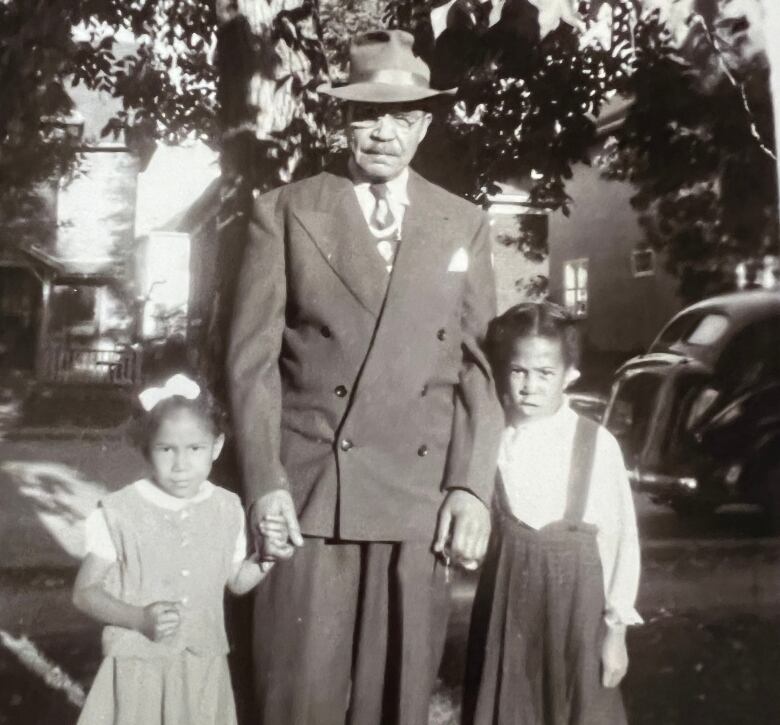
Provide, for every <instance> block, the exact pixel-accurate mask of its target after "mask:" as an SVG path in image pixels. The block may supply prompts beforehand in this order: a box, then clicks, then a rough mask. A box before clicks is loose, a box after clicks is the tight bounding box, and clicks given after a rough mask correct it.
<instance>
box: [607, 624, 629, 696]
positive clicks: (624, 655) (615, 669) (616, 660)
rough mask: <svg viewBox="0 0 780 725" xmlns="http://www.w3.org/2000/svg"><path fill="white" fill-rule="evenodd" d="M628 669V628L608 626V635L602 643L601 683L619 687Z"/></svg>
mask: <svg viewBox="0 0 780 725" xmlns="http://www.w3.org/2000/svg"><path fill="white" fill-rule="evenodd" d="M627 671H628V650H626V628H625V627H607V635H606V637H604V643H603V644H602V645H601V684H602V685H604V687H617V686H618V685H619V684H620V681H621V680H622V679H623V677H625V674H626V672H627Z"/></svg>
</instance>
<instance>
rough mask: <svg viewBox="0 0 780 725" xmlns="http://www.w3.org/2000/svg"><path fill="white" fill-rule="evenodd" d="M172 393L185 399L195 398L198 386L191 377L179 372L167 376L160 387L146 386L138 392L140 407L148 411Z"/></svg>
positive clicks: (198, 391) (198, 389) (171, 395)
mask: <svg viewBox="0 0 780 725" xmlns="http://www.w3.org/2000/svg"><path fill="white" fill-rule="evenodd" d="M174 395H181V397H182V398H187V400H195V399H196V398H197V397H198V396H199V395H200V386H199V385H198V384H197V383H196V382H195V381H194V380H192V379H190V378H188V377H187V376H186V375H182V374H181V373H176V375H174V376H172V377H170V378H168V380H167V381H166V382H165V384H164V385H163V386H162V387H160V388H147V389H146V390H144V391H142V392H141V393H139V394H138V400H139V401H141V407H142V408H143V409H144V410H145V411H146V412H147V413H148V412H149V411H150V410H152V409H153V408H154V406H155V405H157V404H158V403H159V402H160V401H161V400H167V399H168V398H172V397H173V396H174Z"/></svg>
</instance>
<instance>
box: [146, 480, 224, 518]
mask: <svg viewBox="0 0 780 725" xmlns="http://www.w3.org/2000/svg"><path fill="white" fill-rule="evenodd" d="M135 489H136V491H137V492H138V494H139V495H140V496H141V497H142V498H144V499H146V500H147V501H148V502H149V503H152V504H154V505H155V506H159V507H160V508H164V509H170V510H171V511H181V509H183V508H186V507H187V506H190V505H192V504H194V503H199V502H200V501H205V500H206V499H207V498H208V497H209V496H211V494H212V493H213V491H214V484H213V483H211V482H210V481H204V482H203V483H201V484H200V488H199V489H198V492H197V493H196V494H195V495H194V496H193V497H192V498H179V497H178V496H171V494H169V493H166V492H165V491H163V490H162V489H161V488H160V487H159V486H157V485H156V484H155V483H154V482H153V481H150V480H149V479H148V478H142V479H141V480H140V481H136V482H135Z"/></svg>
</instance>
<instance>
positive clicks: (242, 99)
mask: <svg viewBox="0 0 780 725" xmlns="http://www.w3.org/2000/svg"><path fill="white" fill-rule="evenodd" d="M216 12H217V18H218V22H219V27H218V31H217V53H216V69H217V95H218V100H219V104H220V114H221V115H220V121H221V124H222V129H223V144H222V158H221V164H222V198H221V204H220V207H221V208H220V213H219V215H218V219H217V243H218V245H219V249H218V252H217V264H216V269H215V270H210V271H209V273H210V274H212V275H213V279H211V280H209V281H208V282H207V284H208V286H210V287H212V288H213V289H214V294H213V295H212V296H211V300H212V303H211V304H212V308H211V311H210V314H209V321H208V325H207V328H206V334H205V335H204V338H203V340H202V341H201V344H200V345H199V347H200V360H201V364H202V369H203V372H204V374H205V375H206V377H207V378H208V379H209V380H210V382H211V384H212V385H213V386H214V388H215V389H216V391H217V393H218V394H221V395H224V393H225V390H224V382H225V378H224V365H225V351H226V346H227V333H228V330H229V327H230V320H231V318H232V313H233V292H234V290H235V287H236V281H237V276H238V270H239V269H240V266H241V258H242V256H243V251H244V243H245V239H246V233H245V232H246V217H247V211H248V209H249V208H250V205H251V202H252V198H253V196H256V195H257V194H259V193H261V192H264V191H268V190H269V189H272V188H274V187H276V186H279V185H280V184H283V183H287V182H288V181H290V180H292V179H293V178H295V177H296V175H297V176H304V175H310V174H311V173H313V172H315V171H316V170H318V167H319V166H320V164H321V161H322V159H323V157H324V152H325V149H326V144H325V134H324V124H323V122H322V113H321V104H320V99H319V97H318V95H317V93H316V88H317V86H318V85H319V83H321V82H323V81H325V80H326V79H327V75H326V73H327V67H326V61H325V54H324V50H323V45H322V34H321V29H320V23H319V13H318V3H317V1H316V0H216Z"/></svg>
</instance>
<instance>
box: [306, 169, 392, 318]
mask: <svg viewBox="0 0 780 725" xmlns="http://www.w3.org/2000/svg"><path fill="white" fill-rule="evenodd" d="M293 213H294V214H295V216H296V217H297V218H298V220H299V221H300V223H301V224H302V225H303V227H304V228H305V229H306V231H307V233H308V234H309V236H310V237H311V239H312V241H313V242H314V244H315V245H316V246H317V248H318V249H319V251H320V253H321V254H322V256H323V257H324V259H325V261H326V262H327V263H328V264H329V265H330V266H331V268H332V269H333V271H334V272H335V273H336V274H337V275H338V276H339V278H340V279H341V280H342V282H343V283H344V284H345V285H346V286H347V288H348V289H349V290H350V291H351V292H352V294H353V295H354V296H355V298H356V299H357V300H358V302H360V304H361V305H363V307H365V308H366V309H367V310H368V311H369V312H371V313H372V314H373V315H374V316H375V317H379V315H380V313H381V311H382V305H383V303H384V299H385V292H386V290H387V271H386V269H385V267H384V264H383V262H382V258H381V257H380V256H379V254H378V252H377V251H376V240H375V239H374V237H373V235H372V234H371V232H370V231H369V229H368V225H367V224H366V222H365V218H364V217H363V212H362V211H361V209H360V204H358V200H357V197H356V196H355V192H354V190H353V188H352V182H351V181H350V180H349V179H348V178H345V177H342V176H338V175H335V174H333V175H330V176H329V178H327V179H326V180H325V182H324V183H323V185H322V193H321V194H320V197H319V199H318V200H317V203H316V206H315V207H314V208H312V209H304V210H296V211H294V212H293Z"/></svg>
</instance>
